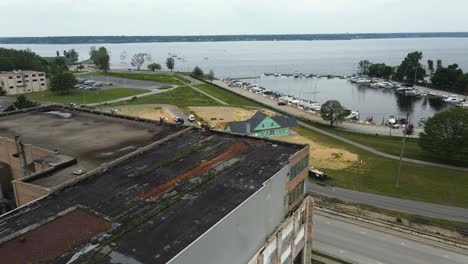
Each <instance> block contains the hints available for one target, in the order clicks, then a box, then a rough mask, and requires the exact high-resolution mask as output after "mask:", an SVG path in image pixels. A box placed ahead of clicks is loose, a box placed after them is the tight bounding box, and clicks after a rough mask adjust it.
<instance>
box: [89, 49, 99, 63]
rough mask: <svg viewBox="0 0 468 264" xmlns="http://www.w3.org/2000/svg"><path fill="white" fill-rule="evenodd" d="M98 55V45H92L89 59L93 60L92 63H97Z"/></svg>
mask: <svg viewBox="0 0 468 264" xmlns="http://www.w3.org/2000/svg"><path fill="white" fill-rule="evenodd" d="M97 56H98V51H97V49H96V47H94V46H92V47H91V48H90V49H89V59H90V60H91V62H92V63H94V64H97Z"/></svg>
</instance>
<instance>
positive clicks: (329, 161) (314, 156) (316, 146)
mask: <svg viewBox="0 0 468 264" xmlns="http://www.w3.org/2000/svg"><path fill="white" fill-rule="evenodd" d="M275 139H277V140H281V141H286V142H291V143H298V144H309V145H310V161H309V164H310V165H312V166H314V167H318V168H322V169H333V170H341V169H345V168H348V167H350V166H352V165H353V164H354V163H356V162H358V161H359V157H358V155H356V154H354V153H351V152H349V151H346V150H343V149H336V148H329V147H326V146H324V145H321V144H320V143H318V142H316V141H313V140H310V139H307V138H305V137H303V136H301V135H299V134H294V135H290V136H285V137H275Z"/></svg>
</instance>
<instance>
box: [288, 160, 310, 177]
mask: <svg viewBox="0 0 468 264" xmlns="http://www.w3.org/2000/svg"><path fill="white" fill-rule="evenodd" d="M308 166H309V155H306V156H305V157H304V158H302V159H301V160H300V161H299V162H297V163H296V164H294V165H293V166H292V167H291V171H290V172H289V179H291V180H292V179H294V178H296V176H297V175H299V173H301V172H302V171H303V170H304V169H305V168H307V167H308Z"/></svg>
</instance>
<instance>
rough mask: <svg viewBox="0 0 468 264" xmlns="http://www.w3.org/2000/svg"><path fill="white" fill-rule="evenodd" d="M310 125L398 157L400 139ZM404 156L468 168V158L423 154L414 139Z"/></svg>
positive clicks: (406, 148)
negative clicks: (451, 158) (445, 157)
mask: <svg viewBox="0 0 468 264" xmlns="http://www.w3.org/2000/svg"><path fill="white" fill-rule="evenodd" d="M310 124H311V125H313V126H316V127H319V128H321V129H324V130H327V131H329V132H332V133H334V134H336V135H339V136H342V137H344V138H347V139H350V140H352V141H355V142H358V143H361V144H363V145H366V146H369V147H372V148H374V149H376V150H379V151H382V152H385V153H388V154H391V155H395V156H400V151H401V143H402V138H401V137H391V136H383V135H368V134H361V133H356V132H349V131H343V130H340V129H336V128H330V127H329V126H326V125H322V124H315V123H313V124H312V123H310ZM404 156H405V157H406V158H412V159H418V160H424V161H431V162H436V163H443V164H450V165H457V166H465V167H468V157H465V159H463V160H456V161H454V160H445V159H444V157H440V156H438V157H435V156H433V155H432V154H430V153H428V152H425V151H424V150H423V149H422V148H421V147H420V146H419V144H418V139H416V138H407V139H406V144H405V153H404Z"/></svg>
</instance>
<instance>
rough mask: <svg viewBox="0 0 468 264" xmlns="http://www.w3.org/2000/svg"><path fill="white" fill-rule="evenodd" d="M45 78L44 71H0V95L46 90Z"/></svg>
mask: <svg viewBox="0 0 468 264" xmlns="http://www.w3.org/2000/svg"><path fill="white" fill-rule="evenodd" d="M47 87H48V86H47V78H46V74H45V73H44V72H36V71H12V72H0V96H2V95H15V94H25V93H32V92H42V91H46V90H47V89H48V88H47Z"/></svg>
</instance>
